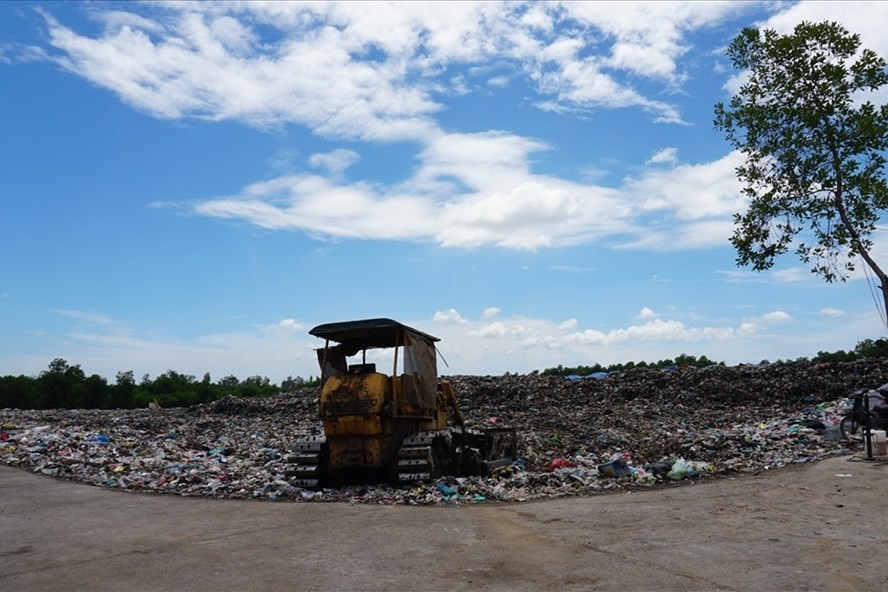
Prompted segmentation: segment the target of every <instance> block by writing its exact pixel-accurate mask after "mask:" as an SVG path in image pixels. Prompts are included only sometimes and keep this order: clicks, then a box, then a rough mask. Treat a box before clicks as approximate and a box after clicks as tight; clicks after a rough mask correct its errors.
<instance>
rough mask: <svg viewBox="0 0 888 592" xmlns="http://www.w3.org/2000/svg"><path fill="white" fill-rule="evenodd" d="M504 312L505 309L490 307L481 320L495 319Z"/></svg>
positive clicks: (482, 314) (483, 313)
mask: <svg viewBox="0 0 888 592" xmlns="http://www.w3.org/2000/svg"><path fill="white" fill-rule="evenodd" d="M502 311H503V309H501V308H499V307H498V306H489V307H487V308H485V309H484V311H483V312H482V313H481V318H482V319H486V320H490V319H494V318H496V317H497V316H498V315H499V313H501V312H502Z"/></svg>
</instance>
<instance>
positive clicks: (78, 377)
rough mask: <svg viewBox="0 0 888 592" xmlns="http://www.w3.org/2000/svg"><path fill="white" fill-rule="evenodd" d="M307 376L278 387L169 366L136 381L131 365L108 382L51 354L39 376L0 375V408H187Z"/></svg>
mask: <svg viewBox="0 0 888 592" xmlns="http://www.w3.org/2000/svg"><path fill="white" fill-rule="evenodd" d="M318 382H319V381H318V380H317V379H315V378H313V377H309V378H308V379H307V380H306V379H304V378H301V377H297V378H293V377H292V376H291V377H288V378H287V379H286V380H284V381H283V382H282V383H281V385H280V386H277V385H275V384H272V383H271V381H270V380H269V379H268V378H265V377H262V376H251V377H249V378H245V379H244V380H238V378H237V377H236V376H226V377H224V378H222V379H221V380H218V381H216V382H213V381H212V380H211V379H210V375H209V373H207V374H204V376H203V379H202V380H197V379H195V377H194V376H190V375H187V374H180V373H178V372H176V371H175V370H169V371H167V372H165V373H163V374H161V375H160V376H158V377H157V378H155V379H154V380H151V378H150V377H149V376H148V375H147V374H145V375H144V376H142V380H141V381H140V382H138V383H136V380H135V377H134V376H133V372H132V370H130V371H128V372H118V373H117V380H116V382H115V383H114V384H108V381H107V380H106V379H105V378H104V377H102V376H99V375H98V374H93V375H91V376H87V375H86V374H85V373H84V372H83V370H82V369H81V368H80V366H79V365H78V364H74V365H71V364H68V362H67V361H65V360H63V359H61V358H56V359H55V360H53V361H52V362H50V364H49V369H48V370H44V371H43V372H41V373H40V375H39V376H37V377H36V378H35V377H31V376H2V377H0V408H14V409H132V408H135V407H147V406H148V405H149V403H153V402H156V403H157V404H158V405H160V406H161V407H187V406H189V405H195V404H197V403H208V402H210V401H215V400H216V399H221V398H222V397H225V396H227V395H235V396H238V397H265V396H268V395H275V394H277V393H280V392H289V391H293V390H297V389H300V388H303V387H307V386H315V385H317V384H318Z"/></svg>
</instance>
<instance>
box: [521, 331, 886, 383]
mask: <svg viewBox="0 0 888 592" xmlns="http://www.w3.org/2000/svg"><path fill="white" fill-rule="evenodd" d="M864 358H888V339H885V338H882V339H876V340H872V339H864V340H863V341H860V342H858V343H857V345H856V346H855V347H854V349H853V350H851V351H847V352H846V351H844V350H841V349H840V350H838V351H836V352H824V351H820V352H817V355H816V356H814V357H813V358H798V359H797V360H796V361H797V362H814V363H825V362H853V361H854V360H862V359H864ZM777 362H782V360H777ZM761 363H762V364H768V363H769V362H768V360H762V361H761ZM713 365H719V366H724V362H713V361H712V360H710V359H709V358H707V357H706V356H701V357H699V358H698V357H696V356H690V355H688V354H681V355H680V356H678V357H676V358H675V359H674V360H669V359H666V360H660V361H659V362H653V363H648V362H638V363H636V362H627V363H625V364H611V365H610V366H602V365H601V364H595V365H593V366H573V367H567V368H565V367H564V366H561V365H559V366H557V367H555V368H546V369H545V370H543V371H541V372H539V374H542V375H543V376H574V375H576V376H589V375H590V374H595V373H597V372H620V371H622V370H631V369H632V368H671V367H694V368H705V367H706V366H713Z"/></svg>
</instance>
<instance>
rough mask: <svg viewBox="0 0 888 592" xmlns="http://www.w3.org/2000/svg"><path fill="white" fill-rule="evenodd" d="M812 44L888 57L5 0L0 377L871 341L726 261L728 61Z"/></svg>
mask: <svg viewBox="0 0 888 592" xmlns="http://www.w3.org/2000/svg"><path fill="white" fill-rule="evenodd" d="M823 19H830V20H837V21H839V22H842V23H843V24H844V25H845V26H846V27H847V28H848V29H850V30H852V31H854V32H856V33H859V34H860V35H861V37H862V40H863V44H864V46H866V47H869V48H871V49H873V50H875V51H877V52H878V53H880V54H881V55H883V56H886V55H888V38H886V37H885V36H884V32H883V30H882V27H883V24H884V23H885V22H888V3H881V2H878V3H877V2H866V3H853V2H844V3H838V2H836V3H832V2H817V3H809V2H801V3H792V2H778V3H768V2H766V3H753V2H726V3H708V2H691V3H676V4H670V3H665V2H655V3H642V2H637V3H627V2H618V3H613V4H611V3H605V2H589V3H580V4H561V3H531V4H524V3H519V2H509V3H504V4H501V3H492V2H491V3H481V4H472V3H468V2H458V3H443V2H439V3H401V4H374V3H369V2H361V3H333V4H323V3H310V4H288V3H284V2H271V3H260V2H248V3H237V2H225V3H212V2H202V3H195V2H186V3H172V4H166V3H145V4H142V3H135V2H124V3H114V2H96V3H91V2H83V3H37V2H27V3H23V2H4V3H0V183H2V185H0V196H2V201H0V203H2V214H0V248H2V253H3V257H2V259H0V374H27V375H36V374H38V373H39V372H40V371H42V370H44V369H46V367H47V366H48V364H49V362H50V361H51V360H52V359H53V358H56V357H61V358H64V359H66V360H67V361H68V362H69V363H72V364H80V365H81V367H82V368H83V370H84V371H85V372H86V373H87V374H92V373H98V374H101V375H104V376H106V377H108V378H109V379H110V380H112V381H113V379H114V377H115V375H116V373H117V372H118V371H127V370H133V371H134V372H135V374H136V375H137V376H141V375H143V374H146V373H147V374H150V375H151V376H152V377H154V376H157V375H158V374H160V373H162V372H165V371H167V370H170V369H172V370H176V371H178V372H182V373H185V374H192V375H195V376H197V377H201V376H202V375H203V374H204V373H205V372H209V373H210V374H211V376H212V378H213V379H214V380H217V379H219V378H221V377H223V376H225V375H229V374H234V375H236V376H238V377H240V378H246V377H248V376H254V375H260V376H267V377H269V378H271V379H272V380H273V381H274V382H279V381H280V380H282V379H283V378H285V377H286V376H288V375H292V376H309V375H312V374H317V369H316V364H315V358H314V356H313V352H312V349H313V348H315V347H318V346H320V345H321V343H320V342H319V340H317V339H316V338H314V337H311V336H309V335H308V330H309V329H310V328H311V327H313V326H314V325H316V324H320V323H324V322H332V321H341V320H348V319H356V318H365V317H392V318H395V319H398V320H400V321H402V322H404V323H407V324H411V325H413V326H416V327H417V328H420V329H422V330H424V331H427V332H429V333H431V334H433V335H436V336H439V337H441V338H442V343H441V344H440V350H441V352H442V354H443V355H444V357H445V358H446V360H447V362H448V364H449V367H447V368H442V372H444V373H448V374H500V373H502V372H506V371H509V372H528V371H531V370H534V369H543V368H546V367H551V366H556V365H558V364H564V365H567V366H571V365H577V364H590V365H591V364H594V363H596V362H598V363H602V364H610V363H614V362H626V361H630V360H635V361H639V360H647V361H656V360H660V359H664V358H672V357H674V356H676V355H679V354H681V353H688V354H692V355H706V356H708V357H710V358H713V359H716V360H723V361H726V362H727V363H729V364H735V363H741V362H758V361H760V360H762V359H771V360H774V359H795V358H797V357H800V356H812V355H815V354H816V353H817V352H818V351H821V350H825V351H833V350H836V349H850V348H852V347H853V346H854V345H855V344H856V343H857V342H858V341H860V340H861V339H866V338H878V337H882V336H883V335H884V333H885V330H884V329H883V326H882V324H881V322H880V320H879V316H878V312H877V309H876V307H875V305H874V302H873V297H872V295H871V292H870V288H869V286H868V284H867V282H866V278H865V277H864V276H863V275H862V274H857V275H855V276H853V277H851V278H849V280H848V281H847V282H846V283H844V284H835V285H827V284H824V283H823V282H822V281H821V280H819V279H818V278H817V277H815V276H813V275H812V274H810V273H809V272H808V271H807V269H806V268H804V267H802V266H801V265H800V264H799V263H798V262H797V261H796V260H795V259H793V258H792V257H791V256H787V257H786V258H783V259H781V260H779V261H778V264H777V265H776V266H775V268H774V269H773V270H771V271H769V272H766V273H754V272H751V271H749V270H744V269H738V268H736V267H735V265H734V258H735V255H734V252H733V250H732V248H731V246H730V244H729V243H728V238H729V236H730V233H731V218H732V214H733V213H734V212H736V211H738V210H742V209H743V208H744V207H745V205H744V201H743V199H742V197H741V196H740V194H739V184H738V182H737V181H736V179H735V177H734V173H733V169H734V167H736V166H737V165H738V164H739V163H740V160H739V158H738V156H737V155H736V154H734V153H732V151H731V148H730V146H729V145H728V144H727V142H726V141H725V140H724V138H723V137H722V135H721V134H720V133H719V132H718V131H716V130H715V129H713V126H712V120H713V105H714V103H716V102H717V101H724V100H727V99H728V98H729V97H730V94H731V91H732V89H736V88H737V85H738V80H739V73H738V72H736V71H733V70H732V68H731V65H730V62H729V61H728V59H727V58H726V56H725V47H726V46H727V44H728V43H729V42H730V41H731V39H732V38H733V37H734V36H735V35H736V34H737V33H739V31H740V30H741V29H742V28H743V27H745V26H749V25H753V26H762V27H771V28H776V29H778V30H780V31H784V32H788V31H790V30H791V29H792V27H793V26H794V25H795V24H797V23H798V22H800V21H802V20H812V21H819V20H823ZM885 98H886V97H885V96H884V95H883V96H882V97H880V99H881V100H882V101H884V100H885ZM876 238H877V243H876V251H875V254H876V258H877V261H888V248H885V246H884V245H883V244H882V243H883V242H884V241H882V242H880V241H879V240H878V236H877V237H876Z"/></svg>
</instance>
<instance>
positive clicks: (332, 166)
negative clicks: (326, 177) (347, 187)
mask: <svg viewBox="0 0 888 592" xmlns="http://www.w3.org/2000/svg"><path fill="white" fill-rule="evenodd" d="M360 159H361V157H360V156H359V155H358V153H357V152H355V151H353V150H345V149H343V148H339V149H337V150H334V151H333V152H328V153H326V154H312V155H311V156H310V157H309V159H308V162H309V164H311V166H313V167H315V168H323V169H326V170H327V171H328V172H329V173H331V174H333V175H337V174H339V173H341V172H342V171H344V170H345V169H347V168H348V167H350V166H351V165H353V164H355V163H356V162H358V161H359V160H360Z"/></svg>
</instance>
